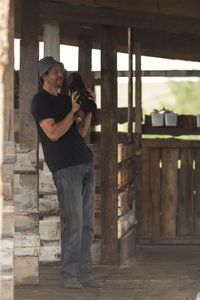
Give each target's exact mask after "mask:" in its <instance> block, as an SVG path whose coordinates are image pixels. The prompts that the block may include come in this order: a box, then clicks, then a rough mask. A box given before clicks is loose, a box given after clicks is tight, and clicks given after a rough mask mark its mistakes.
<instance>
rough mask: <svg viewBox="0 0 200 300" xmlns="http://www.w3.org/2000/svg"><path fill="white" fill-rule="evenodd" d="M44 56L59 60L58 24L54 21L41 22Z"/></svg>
mask: <svg viewBox="0 0 200 300" xmlns="http://www.w3.org/2000/svg"><path fill="white" fill-rule="evenodd" d="M43 37H44V56H53V58H54V59H56V60H58V61H60V26H59V23H58V22H56V21H51V22H49V23H45V24H43Z"/></svg>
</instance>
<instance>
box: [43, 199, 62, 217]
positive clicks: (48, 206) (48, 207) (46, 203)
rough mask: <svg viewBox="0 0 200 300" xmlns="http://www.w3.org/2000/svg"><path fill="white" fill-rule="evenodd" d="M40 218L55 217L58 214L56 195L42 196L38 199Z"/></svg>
mask: <svg viewBox="0 0 200 300" xmlns="http://www.w3.org/2000/svg"><path fill="white" fill-rule="evenodd" d="M39 214H40V216H55V215H58V214H59V202H58V198H57V195H44V197H43V198H39Z"/></svg>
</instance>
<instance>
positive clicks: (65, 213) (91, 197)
mask: <svg viewBox="0 0 200 300" xmlns="http://www.w3.org/2000/svg"><path fill="white" fill-rule="evenodd" d="M53 179H54V182H55V185H56V187H57V193H58V200H59V206H60V216H61V218H62V219H63V220H64V230H63V232H62V238H61V271H60V275H61V279H62V280H63V279H68V278H72V277H77V278H80V279H85V278H88V277H89V276H90V274H91V269H92V258H91V245H92V241H93V236H94V212H95V180H94V168H93V164H92V163H88V164H82V165H76V166H70V167H67V168H65V169H61V170H58V171H56V172H55V173H53Z"/></svg>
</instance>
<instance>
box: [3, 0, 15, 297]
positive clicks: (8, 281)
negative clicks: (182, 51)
mask: <svg viewBox="0 0 200 300" xmlns="http://www.w3.org/2000/svg"><path fill="white" fill-rule="evenodd" d="M13 44H14V1H13V0H9V1H7V0H2V1H1V2H0V170H1V172H0V299H2V300H12V299H14V276H13V269H14V268H13V248H14V243H13V233H14V218H13V213H14V210H13V201H11V200H13V198H12V196H13V195H12V187H13V163H14V161H15V144H14V129H13V117H14V109H13V108H14V71H13V68H14V49H13ZM6 171H10V172H9V173H6ZM9 184H10V187H9Z"/></svg>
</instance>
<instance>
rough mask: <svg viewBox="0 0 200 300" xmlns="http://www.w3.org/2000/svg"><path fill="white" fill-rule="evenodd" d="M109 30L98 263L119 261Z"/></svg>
mask: <svg viewBox="0 0 200 300" xmlns="http://www.w3.org/2000/svg"><path fill="white" fill-rule="evenodd" d="M113 40H114V33H113V30H112V27H109V26H103V27H102V51H101V65H102V70H101V78H102V86H101V105H102V123H101V154H102V181H101V183H102V186H101V188H102V233H103V236H102V261H103V262H104V263H108V264H113V263H116V262H117V261H118V260H119V257H118V254H119V253H118V240H117V211H118V210H117V199H118V197H117V196H118V195H117V53H116V49H115V45H114V42H113Z"/></svg>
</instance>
